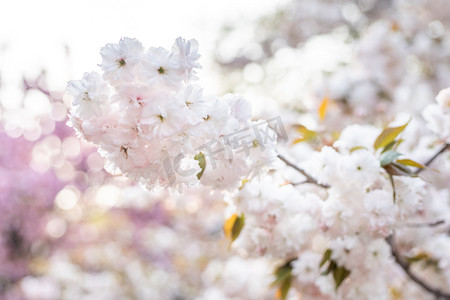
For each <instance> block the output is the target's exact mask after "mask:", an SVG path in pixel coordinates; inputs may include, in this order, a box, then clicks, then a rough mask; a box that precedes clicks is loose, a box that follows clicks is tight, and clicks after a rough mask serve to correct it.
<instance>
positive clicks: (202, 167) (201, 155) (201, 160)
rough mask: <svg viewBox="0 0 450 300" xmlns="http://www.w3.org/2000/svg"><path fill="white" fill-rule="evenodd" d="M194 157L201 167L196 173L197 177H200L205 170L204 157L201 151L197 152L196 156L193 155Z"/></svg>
mask: <svg viewBox="0 0 450 300" xmlns="http://www.w3.org/2000/svg"><path fill="white" fill-rule="evenodd" d="M194 159H195V160H196V161H198V165H199V166H200V168H201V169H202V170H201V171H200V172H199V173H198V174H197V178H198V179H200V178H201V177H202V175H203V172H204V171H205V168H206V159H205V155H204V154H203V153H202V152H199V153H198V154H197V155H196V156H194Z"/></svg>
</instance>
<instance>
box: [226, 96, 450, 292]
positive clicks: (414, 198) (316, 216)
mask: <svg viewBox="0 0 450 300" xmlns="http://www.w3.org/2000/svg"><path fill="white" fill-rule="evenodd" d="M438 98H439V99H440V97H438ZM381 133H382V130H381V129H379V128H377V127H375V126H371V125H357V124H354V125H351V126H348V127H346V128H345V129H344V130H343V131H342V132H341V134H340V137H339V139H337V140H336V141H335V142H334V143H333V144H332V146H324V147H321V149H320V150H319V151H313V152H312V153H311V154H310V155H308V158H307V159H305V160H304V161H302V162H298V164H299V165H300V166H301V167H303V168H304V170H305V171H306V172H307V174H309V175H311V176H312V177H314V178H316V179H317V184H313V185H311V184H298V183H295V182H299V180H298V177H295V176H293V175H292V174H289V168H288V167H286V168H283V167H280V168H279V169H278V170H277V171H276V172H275V173H273V174H270V175H267V176H264V177H259V178H255V179H253V180H252V181H250V182H246V183H245V184H244V185H243V187H242V188H241V189H240V190H239V191H236V193H235V194H234V195H232V196H231V197H230V198H228V199H227V201H228V203H229V204H230V205H229V210H230V211H229V212H228V213H229V214H231V213H233V214H236V215H241V214H242V215H245V226H244V227H243V229H242V231H241V233H240V235H239V237H238V238H237V239H236V241H235V242H234V244H233V248H234V249H235V250H236V251H237V252H239V253H241V254H243V255H250V256H256V257H258V256H265V257H269V258H272V259H283V260H284V261H285V262H288V263H287V264H286V265H285V267H286V266H288V267H286V268H287V269H288V270H289V272H290V274H291V275H290V276H291V279H289V280H290V285H292V286H295V287H296V289H297V290H299V291H300V292H301V293H302V299H303V297H304V298H305V299H378V298H379V299H385V297H386V296H387V295H389V294H390V293H392V291H404V290H405V289H409V292H408V293H406V292H403V294H404V295H405V297H406V295H409V296H410V298H408V299H424V298H423V297H426V296H425V294H424V293H423V291H420V289H418V288H417V287H416V286H414V284H412V283H411V282H408V280H407V279H406V278H405V277H404V275H403V274H402V273H401V272H399V267H398V266H397V265H396V264H393V257H392V253H391V250H392V249H391V248H390V244H389V241H388V239H390V238H391V236H392V235H393V234H394V233H395V234H396V236H397V238H398V239H399V240H400V243H401V244H402V247H404V251H405V254H404V255H405V256H406V257H409V258H410V259H418V260H419V259H422V258H421V257H422V256H423V257H426V258H427V259H428V258H429V259H428V260H427V259H423V262H422V264H421V265H422V267H423V268H420V266H419V268H414V270H415V272H419V273H421V275H422V274H427V275H426V276H428V277H429V278H434V280H430V281H429V282H432V283H439V282H440V283H441V285H440V286H442V287H445V285H446V284H447V285H448V284H450V281H448V280H446V279H445V278H446V275H447V274H448V272H449V267H448V264H447V259H448V254H446V253H444V252H445V251H444V249H445V247H446V245H448V244H449V243H450V238H449V237H448V236H447V235H446V234H445V232H441V231H439V230H438V231H437V232H436V231H433V229H432V228H428V231H427V232H428V234H425V235H424V232H423V230H424V229H418V228H414V227H410V226H414V225H411V224H427V223H429V222H433V221H435V220H447V219H448V216H449V214H450V203H449V202H448V198H446V197H448V192H447V193H445V191H446V190H441V191H440V192H437V190H436V187H434V186H433V185H432V184H430V183H429V182H426V181H424V180H423V179H422V178H420V177H418V176H415V175H414V174H411V175H412V176H397V175H400V174H397V173H396V171H395V172H394V171H392V170H391V169H390V168H389V167H386V165H388V166H389V164H388V162H390V161H391V159H388V158H387V157H389V156H390V155H391V154H394V152H389V150H386V151H384V150H383V149H381V148H378V149H377V148H375V147H374V142H375V140H376V139H377V137H379V136H380V135H381ZM297 151H299V148H298V147H297ZM291 153H292V154H294V153H295V152H294V149H292V150H291ZM395 155H399V154H395ZM293 156H295V155H293ZM399 157H400V158H403V157H404V156H399ZM290 161H294V160H290ZM383 165H384V167H383ZM394 166H398V164H394ZM392 174H396V175H395V176H391V175H392ZM443 175H444V174H443ZM292 182H294V184H293V183H292ZM424 228H425V229H427V228H426V225H424ZM444 228H446V227H444ZM417 231H419V232H417ZM424 241H425V243H424V245H423V247H419V246H418V245H420V244H422V243H423V242H424ZM435 245H436V246H435ZM327 253H328V259H327V260H325V259H326V257H327ZM424 253H426V254H424ZM420 255H422V256H420ZM431 258H432V259H431ZM324 261H325V263H324ZM430 261H436V263H437V264H438V265H439V268H438V269H436V270H435V271H433V270H434V269H432V268H428V267H427V265H426V264H429V263H430ZM333 264H334V267H330V266H332V265H333ZM414 267H415V266H414ZM333 268H334V269H333ZM423 269H426V270H425V271H423ZM327 270H328V271H327ZM330 270H331V271H330ZM336 270H339V271H336ZM346 272H348V274H347V273H346ZM336 274H337V275H336ZM342 274H345V276H342ZM339 276H342V277H340V278H341V279H342V282H339V283H338V281H336V278H339ZM386 278H391V279H392V280H386ZM447 278H448V277H447ZM278 279H279V278H278ZM275 282H276V281H275ZM281 283H282V282H281ZM277 284H278V286H281V287H282V284H280V282H278V283H277ZM281 287H280V288H281ZM444 290H445V289H444ZM290 294H291V296H293V295H294V291H292V292H291V293H290ZM286 299H291V298H289V297H287V298H286ZM292 299H294V298H292ZM404 299H406V298H404Z"/></svg>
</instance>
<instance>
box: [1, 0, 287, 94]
mask: <svg viewBox="0 0 450 300" xmlns="http://www.w3.org/2000/svg"><path fill="white" fill-rule="evenodd" d="M284 2H286V1H285V0H271V1H269V0H246V1H243V0H209V1H207V0H165V1H155V0H79V1H65V0H64V1H63V0H37V1H36V0H15V1H4V2H3V5H2V8H1V9H0V74H1V76H2V83H3V87H5V86H11V85H16V84H20V82H21V80H22V77H23V76H24V75H25V76H27V77H31V78H32V77H33V76H35V75H37V74H39V72H40V71H41V70H42V69H46V70H47V71H48V76H49V78H48V79H49V84H50V88H51V89H54V90H62V89H64V88H65V86H66V84H67V80H70V79H79V78H81V77H82V75H83V73H84V72H89V71H94V70H96V68H97V64H99V63H100V62H101V59H100V54H99V51H100V48H101V47H103V46H104V45H105V44H107V43H116V42H118V41H119V39H120V38H121V37H125V36H127V37H134V38H137V39H138V40H140V41H141V42H142V43H143V44H144V46H145V47H150V46H163V47H166V48H168V47H170V46H171V45H172V43H173V41H174V40H175V38H177V37H178V36H183V37H185V38H187V39H189V38H195V39H197V40H198V41H199V43H200V53H201V54H202V58H201V63H202V64H203V65H204V69H205V70H204V71H203V74H200V76H202V77H203V76H205V75H206V77H208V76H207V72H208V62H209V61H210V58H211V55H212V53H213V49H214V43H215V40H216V39H217V37H218V32H219V29H220V28H221V26H222V24H223V22H225V21H227V22H232V21H233V20H238V19H243V18H245V19H249V20H252V19H256V18H257V17H258V16H260V15H262V14H266V13H270V12H271V11H273V9H274V8H275V7H276V6H277V5H279V4H282V3H284ZM66 46H67V47H68V48H67V49H69V54H68V55H69V56H67V52H66V50H65V49H66ZM68 58H69V59H68ZM205 73H206V74H205ZM206 90H207V89H206Z"/></svg>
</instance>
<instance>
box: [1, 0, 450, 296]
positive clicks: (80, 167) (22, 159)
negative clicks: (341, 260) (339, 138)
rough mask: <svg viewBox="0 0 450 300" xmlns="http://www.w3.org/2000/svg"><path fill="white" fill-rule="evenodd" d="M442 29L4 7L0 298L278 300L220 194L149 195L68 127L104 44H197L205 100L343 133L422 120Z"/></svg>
mask: <svg viewBox="0 0 450 300" xmlns="http://www.w3.org/2000/svg"><path fill="white" fill-rule="evenodd" d="M449 25H450V11H449V6H448V5H447V3H446V1H445V0H435V1H425V0H413V1H402V0H396V1H395V0H392V1H389V0H379V1H375V0H356V1H344V0H339V1H331V0H330V1H328V0H291V1H288V0H279V1H256V0H255V1H253V0H252V1H237V0H227V1H225V0H215V1H200V0H191V1H181V0H168V1H144V0H133V1H130V0H128V1H124V0H123V1H122V0H120V1H119V0H118V1H113V0H110V1H106V0H95V1H88V0H81V1H77V2H74V1H70V2H69V1H56V0H42V1H31V0H18V1H14V2H10V3H3V5H2V8H1V10H0V122H1V127H0V141H1V143H0V220H1V222H0V299H7V300H13V299H42V300H44V299H45V300H52V299H96V300H98V299H108V300H110V299H171V300H183V299H186V300H187V299H202V300H208V299H209V300H214V299H232V300H238V299H273V295H274V290H273V288H271V287H270V282H271V281H272V280H273V277H272V270H273V268H274V262H273V261H270V260H268V259H263V258H248V257H246V258H245V259H244V258H241V256H235V255H234V254H233V252H231V251H229V250H228V241H226V240H225V239H224V237H223V233H222V226H223V222H224V209H225V204H224V203H223V201H222V198H223V196H222V195H221V194H220V193H211V192H209V191H205V190H202V189H194V190H192V191H191V192H190V193H189V194H187V195H186V194H185V195H183V196H176V195H175V196H174V195H169V194H168V193H166V192H162V191H158V192H156V191H155V192H146V191H143V190H142V189H141V188H140V187H139V186H136V185H135V184H134V183H132V182H129V181H127V180H126V179H125V178H122V177H117V176H115V177H112V176H111V175H108V174H107V173H105V172H104V170H103V161H102V159H101V157H100V156H99V154H98V153H97V152H96V151H95V149H93V148H92V147H91V146H89V145H87V144H84V143H82V142H80V141H79V140H78V139H77V138H76V137H75V136H74V132H73V130H72V129H71V128H68V127H67V126H66V125H65V123H66V121H67V117H66V115H67V111H68V105H69V103H67V102H66V101H64V96H63V93H64V89H65V87H66V85H67V82H68V81H69V80H78V79H80V78H81V77H82V76H83V74H84V73H85V72H90V71H98V66H97V65H98V64H99V63H100V62H101V57H100V53H99V51H100V48H101V47H103V46H104V45H105V44H107V43H116V42H118V41H119V40H120V38H121V37H134V38H137V39H139V40H140V41H141V42H142V43H143V45H144V46H145V47H151V46H162V47H165V48H168V47H170V46H171V44H172V43H173V41H174V40H175V38H177V37H178V36H182V37H184V38H188V39H190V38H195V39H197V41H198V42H199V44H200V48H199V50H200V54H202V58H201V63H202V65H203V69H202V71H201V72H200V73H199V77H200V84H201V85H202V86H203V88H204V91H205V93H206V94H215V95H222V94H224V93H227V92H235V93H240V94H243V95H244V96H245V97H246V98H247V99H248V100H250V101H251V102H252V104H253V107H254V111H255V113H256V115H258V116H260V117H263V118H264V117H266V118H269V117H273V116H274V112H277V114H278V115H281V116H282V117H283V122H284V123H285V126H287V128H288V129H292V128H294V125H297V124H299V123H302V124H304V125H307V126H308V127H309V128H312V129H318V130H326V129H331V128H332V129H333V130H335V131H339V130H340V129H342V128H343V127H344V126H345V125H346V124H349V123H352V122H372V123H375V124H378V125H383V124H386V123H387V122H389V121H392V120H393V118H394V117H395V116H396V115H398V114H399V113H400V114H406V115H408V116H418V115H420V112H421V110H422V109H423V107H425V106H426V105H427V104H429V103H431V102H432V101H433V99H434V95H435V94H436V93H437V92H438V91H439V90H440V89H442V88H444V87H447V86H449V85H450V59H449V53H450V51H449V50H450V37H449V33H448V26H449ZM324 99H329V100H327V101H330V104H329V107H328V109H327V116H326V118H325V117H324V116H323V115H320V113H319V114H318V113H317V112H318V111H319V110H320V107H321V105H324ZM327 103H328V102H327ZM327 105H328V104H327ZM292 130H293V129H292ZM290 132H291V133H292V132H293V134H294V136H292V138H293V139H295V138H296V136H295V134H298V132H297V131H290ZM423 153H424V155H428V153H426V152H423ZM418 155H419V154H418ZM262 287H265V288H262ZM291 297H292V299H300V298H299V296H298V295H291Z"/></svg>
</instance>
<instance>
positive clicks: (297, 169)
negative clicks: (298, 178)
mask: <svg viewBox="0 0 450 300" xmlns="http://www.w3.org/2000/svg"><path fill="white" fill-rule="evenodd" d="M278 158H279V159H281V160H282V161H283V162H284V163H285V164H286V165H287V166H289V167H291V168H293V169H295V170H296V171H298V172H299V173H300V174H302V175H303V176H305V177H306V181H304V183H312V184H315V185H318V186H320V187H323V188H329V187H330V186H329V185H326V184H321V183H318V182H317V180H315V179H314V178H313V177H311V176H310V175H309V174H308V173H306V172H305V170H303V169H301V168H299V167H298V166H296V165H294V164H293V163H291V162H290V161H288V160H287V159H286V157H284V156H283V155H281V154H278Z"/></svg>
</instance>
